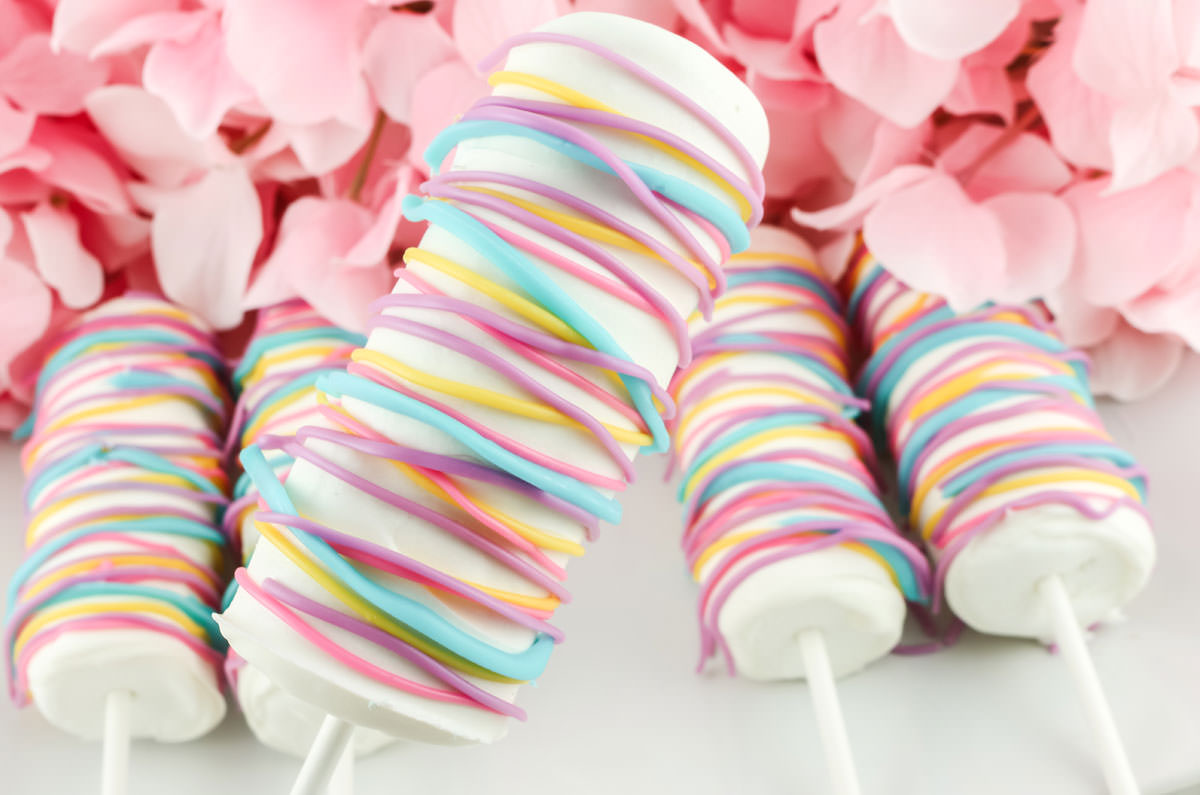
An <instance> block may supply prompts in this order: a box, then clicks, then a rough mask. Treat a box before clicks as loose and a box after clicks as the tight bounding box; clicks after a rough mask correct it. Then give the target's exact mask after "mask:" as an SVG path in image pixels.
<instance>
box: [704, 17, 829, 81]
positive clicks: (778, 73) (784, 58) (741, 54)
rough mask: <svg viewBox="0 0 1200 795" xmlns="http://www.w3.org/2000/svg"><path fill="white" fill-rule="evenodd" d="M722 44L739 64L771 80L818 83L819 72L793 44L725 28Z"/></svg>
mask: <svg viewBox="0 0 1200 795" xmlns="http://www.w3.org/2000/svg"><path fill="white" fill-rule="evenodd" d="M724 33H725V41H726V42H728V44H729V50H730V52H732V53H733V56H734V57H735V58H737V60H738V62H739V63H741V64H743V65H745V66H746V67H747V68H748V69H753V70H754V71H756V72H758V73H760V74H762V75H763V76H765V77H769V78H771V79H772V80H821V79H822V75H821V70H820V69H818V68H817V65H816V64H815V63H813V62H812V60H810V59H809V57H808V55H807V54H806V53H805V52H804V50H803V48H801V47H800V46H799V43H798V42H796V41H792V40H788V39H773V38H765V37H762V36H755V35H752V34H750V33H747V32H745V31H744V30H742V29H741V28H738V27H736V26H734V25H726V26H725V30H724Z"/></svg>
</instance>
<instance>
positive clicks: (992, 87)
mask: <svg viewBox="0 0 1200 795" xmlns="http://www.w3.org/2000/svg"><path fill="white" fill-rule="evenodd" d="M1015 103H1016V98H1015V97H1014V96H1013V87H1012V81H1011V80H1010V78H1009V76H1008V74H1007V73H1006V72H1005V71H1004V70H1003V69H995V68H992V67H975V68H973V67H970V66H968V65H966V64H963V68H962V70H961V71H960V72H959V73H958V81H957V82H956V83H955V84H954V88H953V89H952V90H951V91H950V94H949V96H947V97H946V101H945V103H944V104H945V106H946V110H948V111H950V112H951V113H953V114H955V115H958V116H972V115H984V116H986V115H995V116H999V117H1000V118H1001V119H1003V120H1004V121H1005V122H1011V121H1012V118H1013V105H1014V104H1015Z"/></svg>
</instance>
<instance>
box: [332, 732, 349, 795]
mask: <svg viewBox="0 0 1200 795" xmlns="http://www.w3.org/2000/svg"><path fill="white" fill-rule="evenodd" d="M325 793H326V795H354V743H352V742H351V743H346V748H345V750H343V751H342V757H341V759H339V760H338V763H337V767H335V768H334V769H333V775H332V776H330V778H329V788H328V789H327V790H325Z"/></svg>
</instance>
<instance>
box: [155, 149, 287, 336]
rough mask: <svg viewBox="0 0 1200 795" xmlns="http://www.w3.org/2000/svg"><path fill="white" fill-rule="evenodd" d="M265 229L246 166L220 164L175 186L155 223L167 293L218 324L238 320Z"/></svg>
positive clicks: (158, 260)
mask: <svg viewBox="0 0 1200 795" xmlns="http://www.w3.org/2000/svg"><path fill="white" fill-rule="evenodd" d="M262 232H263V227H262V212H261V209H260V207H259V203H258V194H257V193H255V191H254V185H253V184H252V183H251V182H250V178H249V177H248V176H247V174H246V171H245V170H244V169H242V168H238V167H231V168H214V169H212V170H211V171H209V172H208V173H207V174H205V176H204V177H203V178H202V179H201V180H200V181H198V182H195V183H193V184H191V185H188V186H187V187H185V188H180V189H179V190H177V191H175V192H174V193H173V194H172V195H171V196H170V197H168V198H167V199H166V200H164V202H163V203H162V206H161V207H160V208H159V209H158V212H157V213H155V216H154V223H153V226H152V227H151V246H152V249H153V251H154V259H155V262H156V264H157V267H158V278H159V281H160V282H161V283H162V288H163V292H164V293H165V294H166V295H167V297H168V298H170V299H172V300H174V301H176V302H177V303H179V304H180V305H182V306H185V307H187V308H188V309H191V310H193V311H194V312H196V313H197V314H198V315H200V316H201V317H202V318H204V319H205V320H206V321H208V322H209V323H210V324H212V326H213V327H214V328H218V329H227V328H233V327H234V326H236V325H238V323H240V322H241V320H242V295H243V294H244V293H245V290H246V281H247V279H248V277H249V275H250V266H251V264H252V263H253V262H254V255H255V252H256V251H257V250H258V244H259V242H260V241H261V240H262Z"/></svg>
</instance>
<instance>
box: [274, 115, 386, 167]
mask: <svg viewBox="0 0 1200 795" xmlns="http://www.w3.org/2000/svg"><path fill="white" fill-rule="evenodd" d="M287 133H288V140H289V141H290V142H291V145H292V151H294V152H295V153H296V157H297V158H299V160H300V165H301V166H303V167H304V169H305V171H307V172H308V175H310V176H312V175H317V174H325V173H327V172H329V171H332V170H333V169H335V168H337V167H338V166H340V165H342V164H343V163H345V162H346V161H347V160H349V159H350V158H351V157H353V156H354V153H355V152H357V151H358V150H359V149H360V148H361V147H362V145H363V144H364V143H366V141H367V137H368V136H369V135H370V134H371V131H370V129H369V128H366V127H359V126H351V125H348V124H344V123H342V122H340V121H338V120H336V119H329V120H327V121H323V122H318V123H316V124H308V125H303V126H300V125H297V126H289V127H288V128H287Z"/></svg>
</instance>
